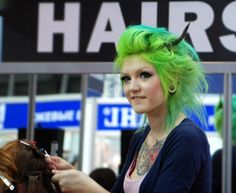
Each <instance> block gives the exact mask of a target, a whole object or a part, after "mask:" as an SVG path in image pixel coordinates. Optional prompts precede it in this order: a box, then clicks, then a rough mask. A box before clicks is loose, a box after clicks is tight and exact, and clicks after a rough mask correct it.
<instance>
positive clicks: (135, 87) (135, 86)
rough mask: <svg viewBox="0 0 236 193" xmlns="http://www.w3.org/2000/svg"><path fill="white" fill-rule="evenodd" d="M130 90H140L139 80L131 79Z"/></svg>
mask: <svg viewBox="0 0 236 193" xmlns="http://www.w3.org/2000/svg"><path fill="white" fill-rule="evenodd" d="M129 90H130V91H133V92H134V91H138V90H140V84H139V82H138V80H132V81H130V84H129Z"/></svg>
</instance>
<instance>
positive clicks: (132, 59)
mask: <svg viewBox="0 0 236 193" xmlns="http://www.w3.org/2000/svg"><path fill="white" fill-rule="evenodd" d="M142 69H148V70H153V71H155V68H154V66H153V65H152V64H150V63H148V62H146V61H144V60H143V59H142V58H141V57H139V56H129V57H127V58H126V59H125V60H124V62H123V65H122V67H121V73H129V72H132V71H139V70H142Z"/></svg>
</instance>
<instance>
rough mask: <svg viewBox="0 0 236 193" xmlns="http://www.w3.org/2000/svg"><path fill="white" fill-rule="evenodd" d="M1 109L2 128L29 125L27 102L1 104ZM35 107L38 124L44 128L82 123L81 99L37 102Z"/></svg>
mask: <svg viewBox="0 0 236 193" xmlns="http://www.w3.org/2000/svg"><path fill="white" fill-rule="evenodd" d="M4 105H5V106H4ZM0 109H1V110H0V112H1V114H2V118H1V119H2V121H0V124H2V128H6V129H9V128H26V127H27V113H28V104H27V103H7V104H1V107H0ZM35 109H36V112H35V124H36V126H37V124H38V125H40V126H41V127H43V128H60V127H66V126H67V127H69V126H77V127H78V126H79V125H80V101H78V100H74V101H71V100H69V101H65V100H63V101H56V102H51V101H50V102H37V103H36V108H35ZM3 115H5V116H4V117H3ZM1 122H2V123H1Z"/></svg>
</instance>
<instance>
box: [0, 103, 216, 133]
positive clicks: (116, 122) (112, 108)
mask: <svg viewBox="0 0 236 193" xmlns="http://www.w3.org/2000/svg"><path fill="white" fill-rule="evenodd" d="M205 107H206V111H207V114H208V115H207V117H206V118H207V123H208V127H207V128H204V130H205V131H210V132H211V131H215V128H214V106H213V105H206V106H205ZM80 108H81V102H80V101H79V100H61V101H55V102H53V101H48V102H37V103H36V108H35V109H36V112H35V125H36V126H37V125H38V126H39V125H40V126H41V127H42V128H65V127H77V128H78V127H79V126H80V114H81V113H80ZM94 108H97V111H98V112H97V118H96V119H97V130H130V129H138V128H141V127H142V126H143V125H144V123H145V119H144V116H143V115H140V114H137V113H135V112H134V110H133V109H132V108H131V106H130V105H129V104H128V103H102V104H98V105H97V107H94ZM27 114H28V104H27V103H2V104H1V103H0V129H2V128H4V129H11V128H26V127H27Z"/></svg>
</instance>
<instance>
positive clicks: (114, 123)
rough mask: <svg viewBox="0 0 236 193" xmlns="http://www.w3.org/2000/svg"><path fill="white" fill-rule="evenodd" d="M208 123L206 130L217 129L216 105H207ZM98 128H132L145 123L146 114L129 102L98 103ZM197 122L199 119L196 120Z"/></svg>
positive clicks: (139, 126)
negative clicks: (142, 113) (215, 124)
mask: <svg viewBox="0 0 236 193" xmlns="http://www.w3.org/2000/svg"><path fill="white" fill-rule="evenodd" d="M205 108H206V112H207V117H206V119H207V120H206V121H207V124H208V127H207V128H204V130H205V131H215V128H214V106H213V105H206V106H205ZM98 115H99V116H98V117H97V123H98V128H97V129H98V130H130V129H138V128H141V127H142V126H143V125H144V121H145V120H144V116H142V115H139V114H136V113H135V112H134V110H133V109H132V108H131V106H130V105H129V104H98ZM196 123H197V121H196Z"/></svg>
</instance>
